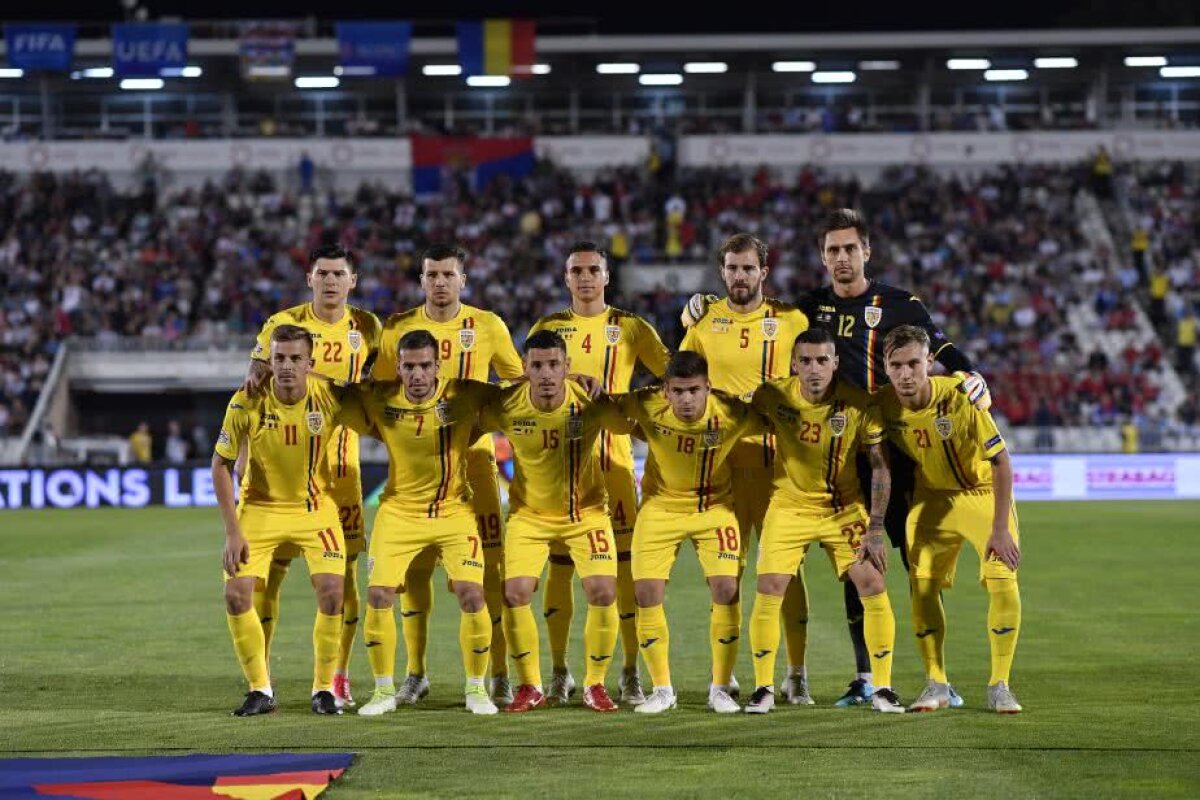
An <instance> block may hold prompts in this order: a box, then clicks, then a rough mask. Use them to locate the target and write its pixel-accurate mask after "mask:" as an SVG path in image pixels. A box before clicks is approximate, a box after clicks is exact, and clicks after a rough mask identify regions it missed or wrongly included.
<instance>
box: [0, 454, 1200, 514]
mask: <svg viewBox="0 0 1200 800" xmlns="http://www.w3.org/2000/svg"><path fill="white" fill-rule="evenodd" d="M499 466H500V478H501V480H500V484H501V490H502V494H503V495H505V497H507V492H506V491H505V490H506V489H507V486H508V481H509V480H511V478H512V462H511V461H510V460H508V459H503V460H501V461H500V464H499ZM642 466H643V464H642V460H641V459H637V463H636V464H635V470H636V472H637V475H638V478H639V480H640V478H641V472H642ZM386 479H387V465H386V464H363V465H362V482H363V493H364V495H366V497H367V503H368V505H372V504H376V503H378V497H379V492H380V490H381V489H382V487H383V483H384V481H385V480H386ZM1013 480H1014V485H1015V491H1016V497H1017V500H1019V501H1021V502H1030V501H1037V500H1174V499H1187V498H1192V499H1196V498H1200V453H1187V454H1179V453H1163V454H1159V455H1135V456H1127V455H1015V456H1014V457H1013ZM216 504H217V497H216V495H215V494H214V493H213V485H212V473H211V467H210V466H209V465H208V464H204V465H203V466H200V465H197V466H194V467H94V468H86V467H69V468H62V469H54V468H37V469H0V510H4V509H22V508H24V509H42V508H101V507H106V506H107V507H118V508H144V507H147V506H166V507H168V508H191V507H209V506H215V505H216Z"/></svg>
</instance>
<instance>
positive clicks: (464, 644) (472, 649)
mask: <svg viewBox="0 0 1200 800" xmlns="http://www.w3.org/2000/svg"><path fill="white" fill-rule="evenodd" d="M458 646H459V647H460V648H461V649H462V657H463V672H464V673H466V676H467V680H473V679H477V680H483V676H484V675H486V674H487V668H488V661H490V660H491V657H492V619H491V617H489V616H488V611H487V609H486V608H481V609H479V610H478V611H464V612H462V619H461V620H459V623H458Z"/></svg>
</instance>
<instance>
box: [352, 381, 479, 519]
mask: <svg viewBox="0 0 1200 800" xmlns="http://www.w3.org/2000/svg"><path fill="white" fill-rule="evenodd" d="M497 391H498V389H497V388H496V387H494V386H490V385H488V384H486V383H480V382H478V381H462V380H457V379H456V380H439V381H438V383H437V386H436V387H435V389H434V392H433V394H432V395H431V396H430V397H429V398H428V399H426V400H422V401H421V402H420V403H414V402H412V401H410V400H409V399H408V397H407V396H406V395H405V393H404V386H403V385H402V384H401V383H400V382H399V381H386V382H377V383H373V384H370V385H365V384H364V385H362V386H357V387H353V395H352V396H354V397H355V398H357V400H358V402H357V404H356V408H355V407H352V406H351V405H350V404H349V403H347V410H348V412H349V411H354V412H355V413H346V414H344V415H343V416H344V418H345V420H346V425H348V426H350V427H352V428H353V429H354V430H356V431H358V432H359V433H361V434H364V435H367V436H373V437H375V438H377V439H379V440H380V441H382V442H383V444H384V446H385V447H387V451H388V477H387V483H386V484H385V486H384V489H383V494H382V495H381V496H380V503H381V504H392V505H394V506H395V507H396V508H397V510H399V511H400V512H401V513H402V514H405V515H408V516H420V517H426V518H429V519H437V518H441V517H447V516H452V515H455V514H460V513H462V514H470V513H472V512H471V506H470V503H471V487H470V486H469V485H468V483H467V476H466V456H467V451H468V449H469V447H470V445H471V431H472V430H473V429H474V428H475V427H476V426H477V422H478V419H479V410H480V408H482V407H483V405H484V404H485V403H486V402H487V400H488V399H489V398H490V397H492V396H493V395H494V393H495V392H497ZM348 397H349V395H348Z"/></svg>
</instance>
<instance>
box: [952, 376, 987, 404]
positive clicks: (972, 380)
mask: <svg viewBox="0 0 1200 800" xmlns="http://www.w3.org/2000/svg"><path fill="white" fill-rule="evenodd" d="M954 374H955V375H957V376H958V377H959V378H962V382H961V383H959V384H958V390H959V391H960V392H962V393H963V394H965V395H966V396H967V399H968V400H970V401H971V405H973V406H975V407H976V408H978V409H979V410H980V411H987V410H988V409H989V408H991V407H992V391H991V389H989V388H988V385H987V381H985V380H984V379H983V376H982V375H980V374H979V373H978V372H963V371H962V370H959V371H958V372H956V373H954Z"/></svg>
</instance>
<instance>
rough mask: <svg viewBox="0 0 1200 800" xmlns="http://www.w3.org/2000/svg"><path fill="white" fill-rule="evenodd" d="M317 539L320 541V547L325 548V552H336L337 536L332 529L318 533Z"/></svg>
mask: <svg viewBox="0 0 1200 800" xmlns="http://www.w3.org/2000/svg"><path fill="white" fill-rule="evenodd" d="M317 537H318V538H319V539H320V540H321V546H322V547H324V548H325V552H327V553H336V552H337V551H338V541H337V536H336V535H335V534H334V532H333V530H332V529H330V528H326V529H325V530H323V531H318V532H317Z"/></svg>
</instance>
